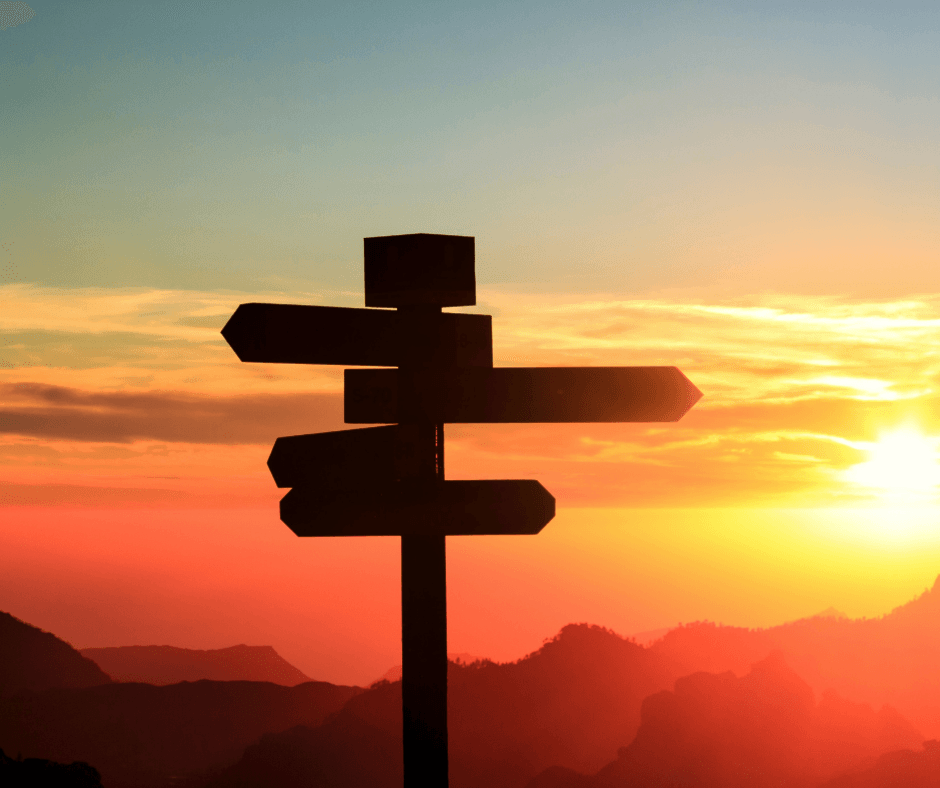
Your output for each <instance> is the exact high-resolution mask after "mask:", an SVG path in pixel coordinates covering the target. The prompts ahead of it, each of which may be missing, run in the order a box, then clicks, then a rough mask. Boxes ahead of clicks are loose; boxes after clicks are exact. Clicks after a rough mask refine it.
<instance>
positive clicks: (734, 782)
mask: <svg viewBox="0 0 940 788" xmlns="http://www.w3.org/2000/svg"><path fill="white" fill-rule="evenodd" d="M641 713H642V723H641V725H640V728H639V730H638V732H637V735H636V737H635V738H634V740H633V741H632V743H630V744H629V745H628V746H626V747H623V748H621V749H620V751H619V753H618V758H617V759H616V760H615V761H613V762H612V763H610V764H608V765H607V766H605V767H604V768H603V769H601V770H599V771H598V772H597V774H596V775H594V776H593V777H589V776H588V775H584V774H576V773H573V772H572V771H571V770H567V769H560V768H555V769H551V770H547V771H546V772H544V773H542V774H540V775H539V776H538V777H536V778H535V779H534V780H532V781H531V782H530V783H529V784H528V788H641V786H642V787H643V788H671V787H672V786H695V788H771V786H791V787H792V788H804V787H805V788H810V786H816V785H818V784H819V783H820V782H821V781H823V780H826V779H829V778H831V777H832V776H833V775H834V774H839V773H841V772H845V771H847V770H849V769H852V768H858V766H859V765H860V764H865V763H867V762H871V761H873V760H874V759H875V758H876V757H877V756H879V755H882V754H884V753H886V752H888V751H891V750H896V749H898V748H900V747H910V746H919V744H920V742H921V740H922V737H921V736H920V734H919V733H918V732H917V731H916V730H915V729H914V728H913V727H912V726H911V725H910V724H909V723H907V722H906V721H905V720H904V719H903V718H902V717H901V716H900V715H898V714H897V712H894V711H893V710H891V709H882V711H881V712H879V713H876V712H874V711H873V710H872V709H871V707H869V706H866V705H863V704H855V703H851V702H849V701H845V700H842V699H841V698H839V697H838V696H836V695H835V694H833V693H827V694H826V695H824V696H823V697H822V698H821V699H820V702H819V703H818V704H816V702H815V700H814V695H813V691H812V689H811V688H810V686H809V685H808V684H807V683H806V682H804V681H803V680H802V679H800V677H799V676H797V674H796V673H795V672H794V671H793V670H791V669H790V668H789V667H787V665H786V663H785V662H784V660H783V657H782V656H781V655H780V654H779V653H777V654H773V655H771V656H770V657H768V658H767V659H765V660H763V661H761V662H759V663H757V664H755V665H754V666H753V667H752V669H751V671H750V672H749V673H748V674H746V675H745V676H743V677H741V678H738V677H737V676H735V675H734V674H733V673H731V672H730V671H729V672H726V673H721V674H715V673H695V674H692V675H690V676H686V677H683V678H680V679H679V680H677V681H676V683H675V689H674V690H672V691H664V692H659V693H656V694H654V695H651V696H650V697H648V698H646V699H645V700H644V701H643V704H642V712H641Z"/></svg>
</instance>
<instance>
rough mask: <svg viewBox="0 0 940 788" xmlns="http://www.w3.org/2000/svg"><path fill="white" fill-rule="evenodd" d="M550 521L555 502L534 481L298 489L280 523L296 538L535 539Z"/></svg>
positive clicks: (291, 494) (287, 499) (283, 501)
mask: <svg viewBox="0 0 940 788" xmlns="http://www.w3.org/2000/svg"><path fill="white" fill-rule="evenodd" d="M554 516H555V499H554V498H553V497H552V496H551V494H550V493H549V492H548V490H546V489H545V488H544V487H543V486H542V485H541V484H539V483H538V482H537V481H535V480H534V479H496V480H484V481H445V482H437V483H435V484H430V485H427V484H408V483H404V482H396V483H393V484H389V485H385V486H373V487H363V488H362V489H358V490H351V491H350V490H334V491H324V490H322V489H314V490H308V489H306V488H304V487H297V488H294V489H293V490H291V491H290V492H289V493H287V495H285V496H284V498H282V499H281V520H282V521H283V522H284V523H285V524H286V525H287V526H288V527H289V528H290V529H291V530H292V531H293V532H294V533H295V534H297V536H412V535H413V536H444V535H447V536H464V535H482V534H537V533H538V532H539V531H541V530H542V528H544V527H545V525H546V524H547V523H548V522H549V521H550V520H551V519H552V518H553V517H554Z"/></svg>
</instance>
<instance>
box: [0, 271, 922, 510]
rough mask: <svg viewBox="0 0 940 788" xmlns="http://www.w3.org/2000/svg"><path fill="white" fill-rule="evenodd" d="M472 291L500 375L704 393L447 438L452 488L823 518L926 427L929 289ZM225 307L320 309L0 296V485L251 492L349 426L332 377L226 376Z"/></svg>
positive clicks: (158, 298) (210, 299)
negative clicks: (888, 449)
mask: <svg viewBox="0 0 940 788" xmlns="http://www.w3.org/2000/svg"><path fill="white" fill-rule="evenodd" d="M484 296H485V299H484V300H485V301H486V302H487V303H488V304H489V305H492V306H494V307H495V310H493V311H495V312H497V313H498V314H499V315H500V317H499V318H498V319H496V320H494V326H493V328H494V354H495V356H496V363H497V364H498V365H500V366H580V365H583V366H630V365H655V364H666V365H676V366H678V367H679V368H680V369H682V370H683V372H685V373H686V375H688V377H689V378H690V379H691V380H692V381H693V382H694V383H695V384H696V385H697V386H698V387H699V388H700V389H702V391H703V392H704V394H705V398H704V399H703V400H702V401H700V402H699V403H698V404H697V405H696V407H695V408H693V409H692V410H691V411H690V412H689V413H688V414H687V415H686V416H685V417H684V418H683V419H682V420H681V421H680V422H678V423H675V424H661V425H649V424H556V425H449V426H448V427H447V428H446V432H447V447H448V448H447V452H448V460H447V475H448V477H449V478H510V479H511V478H537V479H539V480H540V481H541V482H542V483H543V484H545V486H546V487H547V488H548V489H549V490H551V491H552V493H553V494H555V495H556V497H557V498H558V501H559V505H560V506H573V505H578V506H596V505H605V506H606V505H611V506H673V505H675V506H700V505H701V506H705V505H718V506H729V505H730V506H738V505H750V504H761V505H764V504H767V503H772V504H774V505H776V504H778V503H781V502H785V503H786V504H787V505H804V504H807V503H812V504H813V505H815V504H820V503H822V504H824V505H825V504H828V503H832V502H836V503H844V502H846V501H850V502H851V501H861V500H864V496H865V494H866V493H865V492H864V491H863V490H859V489H857V488H853V489H850V488H849V486H847V485H846V484H844V482H843V481H842V474H843V472H844V470H845V469H846V468H847V467H849V466H850V465H852V464H855V463H858V462H859V461H861V460H862V459H863V454H864V452H863V451H862V449H860V448H859V447H860V446H862V445H863V444H865V442H866V441H873V440H876V439H877V437H878V434H879V432H880V431H883V430H885V429H890V428H892V427H895V426H897V425H899V424H902V423H907V422H910V421H912V420H913V421H914V422H916V423H917V424H918V425H919V427H920V429H921V430H922V431H923V432H924V433H925V434H940V404H938V402H940V391H938V388H940V387H938V386H937V380H938V376H940V363H938V359H940V297H937V296H923V297H918V298H907V299H904V300H894V301H878V302H876V301H865V302H861V301H850V300H845V299H838V298H820V297H805V296H786V297H784V296H754V297H751V298H749V299H744V298H741V299H738V300H735V301H727V302H721V303H717V302H715V303H705V302H700V301H699V302H695V301H671V300H668V299H665V298H660V299H653V298H643V299H624V298H623V297H613V296H603V295H599V296H595V297H592V298H585V297H580V298H574V297H562V296H526V295H520V294H506V293H499V292H487V293H485V294H484ZM241 301H281V302H305V301H306V302H314V303H316V302H318V301H319V302H320V303H326V304H329V303H330V301H329V299H328V298H319V297H316V296H315V294H313V295H311V294H307V295H297V296H285V295H284V294H267V295H259V294H251V295H248V294H244V293H241V294H239V293H206V292H187V291H157V290H147V289H143V288H137V289H130V288H125V289H118V290H114V291H108V290H104V289H94V288H88V289H82V290H63V289H57V288H39V287H36V286H33V285H9V286H0V302H2V305H3V308H2V309H0V331H2V332H3V335H4V341H5V344H6V347H7V348H12V349H11V350H10V351H9V352H10V353H15V354H18V355H17V356H16V359H17V361H18V366H17V367H16V368H14V369H2V370H0V446H3V445H5V446H6V447H7V448H6V449H4V450H2V451H0V469H2V474H0V478H2V479H3V480H5V481H8V482H13V481H15V482H17V483H24V484H25V483H30V484H41V483H48V484H56V483H61V484H65V483H66V480H68V483H69V484H75V485H76V486H81V485H82V484H86V483H93V484H97V485H100V486H108V485H111V486H116V487H119V486H121V485H124V484H126V485H129V486H132V487H139V488H141V489H143V488H145V487H146V488H149V487H150V486H151V482H145V480H146V479H148V478H149V477H152V476H181V477H183V478H182V479H179V480H172V479H168V480H164V481H165V485H164V486H167V487H173V488H178V489H180V490H190V491H198V490H206V489H209V488H213V489H217V490H221V489H222V485H225V484H228V485H230V487H229V488H226V489H231V490H234V491H236V492H238V491H240V490H241V489H242V488H243V487H244V488H246V489H247V487H250V486H251V485H256V487H257V489H258V490H261V491H264V490H266V489H268V488H269V487H270V485H271V480H270V477H269V475H268V473H267V468H266V467H265V465H264V460H265V458H266V456H267V451H268V449H269V447H270V445H271V444H272V443H273V441H274V439H275V438H277V437H279V436H281V435H290V434H298V433H306V432H316V431H321V430H330V429H342V428H343V427H344V424H343V422H342V398H341V395H340V391H341V387H342V370H341V368H337V367H327V368H321V367H311V366H306V365H273V364H242V363H240V362H238V361H237V359H236V358H235V357H234V354H233V353H232V352H231V350H230V349H229V348H228V347H227V346H226V344H225V342H224V340H222V338H221V336H219V334H218V328H219V327H220V326H221V325H222V324H223V323H224V320H225V317H226V315H227V314H230V313H231V311H232V310H234V308H235V306H236V305H237V304H238V303H239V302H241ZM481 311H482V310H481ZM311 341H314V338H312V340H311ZM0 350H2V349H0ZM2 355H6V352H4V353H3V354H2ZM3 435H6V436H7V437H6V438H5V439H2V436H3ZM41 449H42V451H41ZM46 450H54V452H53V453H51V454H50V453H48V452H47V453H46V454H43V451H46ZM119 451H126V452H128V453H127V454H126V456H125V455H121V456H118V453H117V452H119ZM96 452H97V453H96ZM82 474H85V475H86V477H87V478H83V477H82ZM92 477H93V478H92ZM226 479H227V480H228V481H225V480H226ZM89 480H90V481H89ZM161 484H163V482H161ZM218 494H219V495H222V494H223V493H221V492H219V493H218ZM259 494H261V493H259ZM265 494H266V493H265ZM122 495H123V493H122ZM148 495H149V494H148Z"/></svg>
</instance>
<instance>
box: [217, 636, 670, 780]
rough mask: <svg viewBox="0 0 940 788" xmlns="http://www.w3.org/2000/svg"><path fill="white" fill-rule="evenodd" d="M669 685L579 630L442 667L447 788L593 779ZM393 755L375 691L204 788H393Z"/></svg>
mask: <svg viewBox="0 0 940 788" xmlns="http://www.w3.org/2000/svg"><path fill="white" fill-rule="evenodd" d="M673 680H674V677H673V676H671V674H669V672H668V670H667V669H666V667H665V665H664V664H663V661H662V660H661V658H659V657H657V656H655V655H653V654H651V653H650V652H649V651H647V650H646V649H644V648H643V647H642V646H638V645H637V644H636V643H633V642H632V641H629V640H626V639H624V638H621V637H620V636H618V635H616V634H614V633H613V632H610V631H608V630H605V629H602V628H600V627H592V626H587V625H583V624H582V625H569V626H567V627H565V628H564V629H562V631H561V632H560V633H559V635H558V636H557V637H555V638H553V639H552V640H550V641H548V642H546V643H545V645H543V646H542V648H540V649H539V650H538V651H536V652H534V653H532V654H530V655H528V656H527V657H525V658H524V659H521V660H519V661H518V662H515V663H511V664H505V665H499V664H495V663H493V662H486V661H484V662H477V663H475V664H471V665H461V664H454V663H451V664H450V666H449V671H448V701H449V703H448V705H449V715H448V728H449V738H450V785H451V788H478V786H481V785H485V786H487V788H521V786H524V785H525V783H526V782H527V781H528V780H529V779H531V778H532V777H534V776H535V775H536V774H537V773H538V772H540V771H541V770H543V769H545V768H546V767H548V766H552V765H554V764H561V765H564V766H567V767H569V768H573V769H578V770H582V771H588V770H591V771H596V770H597V769H599V768H601V767H602V766H603V765H604V764H606V763H609V762H610V761H611V760H612V759H613V758H614V757H616V753H617V749H618V748H619V747H621V746H623V745H624V744H625V743H628V742H629V741H630V740H631V739H632V738H633V736H634V734H635V733H636V730H637V728H638V726H639V722H640V714H639V711H640V703H641V701H642V699H643V698H645V697H646V696H648V695H650V694H652V693H655V692H658V691H659V690H661V689H664V688H666V687H669V686H672V682H673ZM400 751H401V683H400V682H396V683H393V684H388V683H383V684H378V685H376V686H374V687H373V688H372V689H370V690H369V691H368V692H365V693H363V694H362V695H359V696H357V697H356V698H354V699H352V700H351V701H350V702H349V703H348V704H347V705H346V706H345V707H344V708H343V709H342V711H340V712H339V714H337V715H336V716H335V717H333V718H332V719H330V720H329V721H328V722H327V723H326V724H324V725H323V726H321V727H320V728H316V729H310V728H307V729H301V728H298V729H295V730H292V731H288V732H286V733H284V734H276V735H270V736H266V737H264V738H263V739H262V740H261V742H259V743H258V744H257V745H255V746H253V747H251V748H249V749H248V750H247V751H246V752H245V756H244V757H243V758H242V760H241V761H239V763H238V764H236V765H235V766H233V767H232V768H231V769H229V770H228V771H227V772H226V773H225V774H224V775H223V776H222V777H220V778H219V780H218V781H216V782H214V783H213V786H217V788H234V787H235V786H238V788H255V787H257V788H266V787H267V786H269V785H282V786H293V785H324V786H327V785H328V786H331V788H347V787H348V788H354V787H358V786H362V785H369V786H370V788H400V786H401V780H402V777H401V755H400ZM344 754H346V755H344Z"/></svg>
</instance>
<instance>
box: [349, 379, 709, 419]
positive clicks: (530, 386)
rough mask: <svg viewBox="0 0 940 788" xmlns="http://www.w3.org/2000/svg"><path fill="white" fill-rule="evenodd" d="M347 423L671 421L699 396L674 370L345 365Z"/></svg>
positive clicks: (694, 388) (700, 394)
mask: <svg viewBox="0 0 940 788" xmlns="http://www.w3.org/2000/svg"><path fill="white" fill-rule="evenodd" d="M345 375H346V382H345V396H344V402H345V419H346V423H347V424H388V423H391V422H415V421H430V422H435V423H451V424H453V423H494V422H623V421H678V420H679V419H680V418H682V416H683V415H684V414H685V412H686V411H687V410H688V409H689V408H691V407H692V406H693V405H694V404H695V403H696V402H697V401H698V399H699V398H700V397H701V396H702V392H701V391H699V390H698V389H697V388H696V387H695V386H694V385H693V384H692V383H691V382H690V381H689V379H688V378H687V377H686V376H685V375H683V374H682V373H681V372H680V371H679V370H678V369H676V367H532V368H523V367H496V368H493V369H482V368H478V369H459V370H445V371H436V370H418V371H407V372H406V371H403V370H385V369H347V370H346V373H345Z"/></svg>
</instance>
